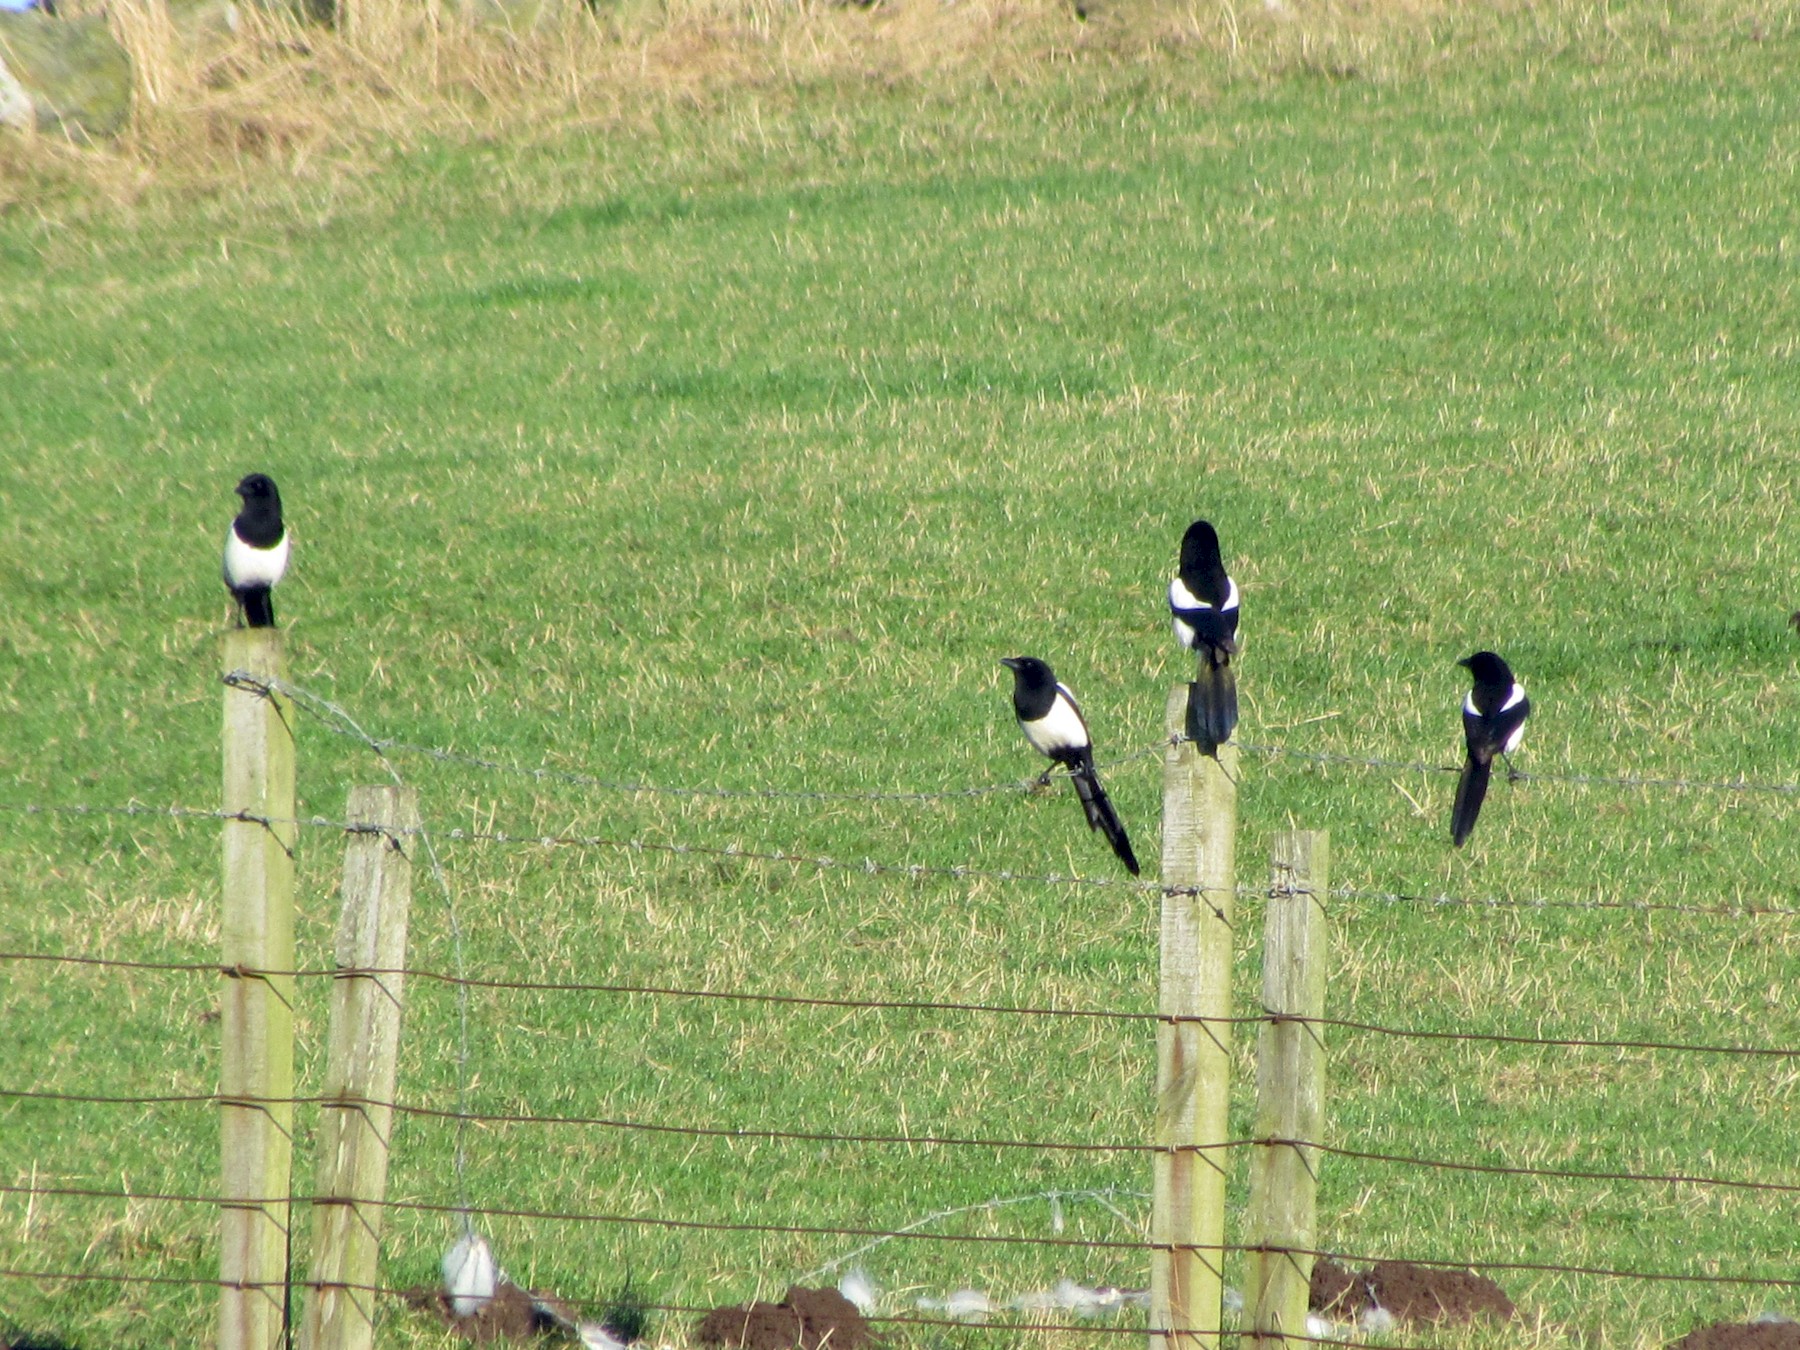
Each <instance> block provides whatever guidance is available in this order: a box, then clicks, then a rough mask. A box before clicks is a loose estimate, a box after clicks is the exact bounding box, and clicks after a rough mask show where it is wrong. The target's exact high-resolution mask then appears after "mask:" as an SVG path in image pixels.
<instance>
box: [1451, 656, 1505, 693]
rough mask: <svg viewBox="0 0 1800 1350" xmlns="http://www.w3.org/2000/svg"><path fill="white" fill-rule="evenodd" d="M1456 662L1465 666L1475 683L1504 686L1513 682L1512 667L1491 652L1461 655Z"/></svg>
mask: <svg viewBox="0 0 1800 1350" xmlns="http://www.w3.org/2000/svg"><path fill="white" fill-rule="evenodd" d="M1456 664H1457V665H1459V666H1463V667H1466V668H1467V670H1468V672H1469V674H1470V675H1472V676H1473V677H1474V679H1475V683H1476V684H1492V685H1501V686H1506V685H1510V684H1512V682H1513V673H1512V668H1511V667H1510V666H1508V665H1507V664H1506V662H1504V661H1502V660H1501V659H1500V658H1499V657H1498V656H1496V655H1495V654H1494V653H1493V652H1476V653H1475V655H1473V656H1465V657H1463V658H1462V660H1460V661H1458V662H1457V663H1456Z"/></svg>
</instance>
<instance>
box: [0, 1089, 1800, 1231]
mask: <svg viewBox="0 0 1800 1350" xmlns="http://www.w3.org/2000/svg"><path fill="white" fill-rule="evenodd" d="M0 1098H12V1099H17V1100H26V1101H53V1102H63V1103H76V1104H82V1105H100V1106H170V1105H173V1106H196V1105H206V1106H211V1105H222V1104H231V1105H244V1104H246V1102H245V1099H242V1098H237V1097H229V1096H226V1095H223V1094H220V1093H168V1094H152V1095H145V1096H113V1095H104V1094H97V1093H68V1092H50V1091H35V1090H30V1089H17V1088H0ZM249 1104H252V1105H286V1106H335V1105H341V1103H340V1101H339V1099H338V1098H336V1097H331V1096H320V1095H309V1096H294V1097H282V1098H260V1097H259V1098H255V1099H253V1100H251V1101H250V1102H249ZM361 1104H364V1105H368V1106H376V1107H383V1108H386V1109H387V1110H390V1111H392V1112H394V1114H396V1115H403V1116H412V1117H416V1118H421V1119H431V1120H457V1121H465V1120H466V1121H468V1122H469V1123H472V1124H480V1125H542V1126H549V1127H566V1126H577V1127H583V1128H592V1129H610V1130H620V1131H629V1132H635V1133H640V1134H669V1135H679V1136H681V1137H683V1138H692V1139H753V1140H764V1141H769V1142H776V1143H810V1144H859V1145H881V1146H890V1147H900V1148H923V1147H930V1146H936V1147H944V1148H1013V1149H1031V1150H1035V1151H1038V1152H1043V1153H1106V1154H1113V1153H1149V1154H1156V1153H1207V1152H1229V1151H1236V1150H1242V1149H1250V1148H1266V1147H1270V1146H1276V1145H1281V1146H1287V1147H1291V1148H1303V1149H1308V1150H1312V1151H1316V1152H1319V1153H1328V1154H1332V1155H1334V1156H1336V1157H1340V1158H1354V1159H1357V1160H1359V1161H1362V1162H1374V1163H1382V1164H1384V1165H1389V1166H1396V1167H1417V1168H1420V1169H1423V1170H1427V1171H1440V1172H1473V1173H1480V1174H1483V1175H1487V1176H1509V1177H1531V1178H1534V1179H1536V1180H1540V1181H1607V1182H1620V1183H1630V1184H1634V1185H1653V1186H1695V1187H1699V1188H1703V1189H1716V1190H1739V1191H1750V1192H1760V1193H1764V1194H1771V1195H1800V1183H1791V1182H1781V1181H1749V1180H1742V1179H1739V1178H1735V1177H1714V1176H1700V1175H1697V1174H1694V1173H1686V1172H1624V1171H1599V1170H1592V1169H1585V1168H1560V1167H1531V1166H1524V1165H1520V1164H1513V1163H1474V1162H1452V1161H1446V1160H1444V1159H1441V1158H1425V1157H1419V1156H1416V1155H1410V1154H1397V1153H1378V1152H1373V1151H1370V1150H1367V1149H1354V1148H1345V1147H1342V1146H1339V1145H1335V1144H1326V1143H1319V1142H1317V1141H1314V1140H1309V1139H1290V1138H1284V1137H1280V1136H1273V1135H1271V1136H1262V1135H1257V1136H1250V1137H1246V1138H1241V1139H1228V1140H1225V1141H1223V1142H1222V1143H1217V1144H1174V1145H1164V1144H1145V1143H1135V1142H1134V1143H1124V1144H1112V1143H1064V1142H1058V1141H1055V1140H1033V1139H969V1138H957V1137H953V1136H945V1135H924V1134H836V1133H832V1132H830V1131H820V1130H777V1129H766V1128H762V1127H757V1126H704V1125H669V1124H662V1123H650V1122H644V1121H633V1120H622V1119H618V1118H616V1117H606V1116H545V1115H532V1114H526V1113H522V1112H481V1111H473V1112H468V1113H463V1112H459V1111H451V1110H445V1109H442V1108H439V1107H429V1106H413V1105H409V1104H406V1103H402V1102H383V1101H372V1100H362V1101H361ZM8 1193H16V1194H21V1195H26V1194H37V1195H51V1194H71V1195H93V1196H96V1197H105V1196H110V1197H112V1198H115V1199H156V1200H171V1199H194V1200H196V1202H198V1200H199V1199H200V1198H199V1197H177V1196H155V1195H148V1196H147V1195H138V1196H131V1195H126V1194H123V1193H120V1192H113V1191H106V1192H99V1191H92V1192H90V1191H83V1190H79V1189H76V1190H68V1191H64V1190H59V1189H57V1188H54V1187H43V1186H27V1185H17V1184H12V1185H7V1184H0V1194H8ZM290 1199H292V1200H294V1201H295V1202H298V1203H314V1202H309V1201H308V1198H307V1197H305V1196H292V1197H290ZM207 1203H215V1201H214V1200H208V1201H207ZM972 1208H975V1209H980V1208H983V1206H973V1207H972ZM473 1212H476V1213H482V1212H486V1211H481V1210H475V1211H473ZM1151 1245H1156V1244H1151Z"/></svg>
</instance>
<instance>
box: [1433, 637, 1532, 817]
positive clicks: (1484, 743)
mask: <svg viewBox="0 0 1800 1350" xmlns="http://www.w3.org/2000/svg"><path fill="white" fill-rule="evenodd" d="M1456 664H1457V665H1459V666H1466V667H1467V668H1468V671H1469V674H1470V676H1472V677H1473V679H1474V681H1475V686H1474V688H1472V689H1470V690H1469V696H1468V697H1467V698H1466V699H1464V700H1463V707H1462V717H1463V739H1464V740H1465V741H1467V742H1468V746H1469V757H1468V759H1467V760H1466V761H1465V762H1464V764H1463V771H1462V778H1461V779H1460V780H1458V782H1457V784H1456V805H1455V807H1454V808H1452V810H1451V812H1450V842H1451V843H1452V844H1453V845H1455V846H1456V847H1457V848H1461V847H1462V846H1463V841H1464V840H1465V839H1467V838H1468V837H1469V832H1470V831H1471V830H1473V829H1474V828H1475V817H1476V816H1478V815H1480V814H1481V802H1482V799H1483V798H1485V797H1486V796H1487V788H1488V773H1489V771H1490V770H1491V769H1492V767H1493V763H1494V756H1495V755H1510V754H1511V753H1512V752H1513V751H1514V750H1517V749H1518V748H1519V739H1520V738H1521V737H1522V736H1524V734H1525V719H1526V718H1527V717H1529V716H1530V715H1531V700H1530V699H1528V698H1526V697H1525V688H1524V686H1523V685H1521V684H1520V683H1519V682H1518V681H1517V680H1515V679H1514V678H1513V673H1512V670H1511V668H1510V667H1508V666H1507V664H1506V662H1504V661H1502V660H1501V659H1500V658H1499V657H1498V656H1495V655H1494V653H1492V652H1476V653H1475V655H1473V656H1467V657H1464V658H1463V659H1462V660H1460V661H1458V662H1457V663H1456Z"/></svg>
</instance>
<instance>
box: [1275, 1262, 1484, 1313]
mask: <svg viewBox="0 0 1800 1350" xmlns="http://www.w3.org/2000/svg"><path fill="white" fill-rule="evenodd" d="M1308 1304H1309V1306H1310V1307H1311V1308H1312V1309H1313V1311H1315V1312H1320V1313H1324V1314H1325V1315H1326V1316H1327V1317H1336V1318H1341V1319H1343V1320H1345V1321H1351V1320H1354V1319H1355V1318H1357V1317H1360V1316H1361V1315H1362V1314H1363V1313H1364V1312H1366V1311H1368V1310H1369V1309H1371V1308H1381V1309H1384V1310H1385V1311H1387V1312H1390V1313H1392V1314H1393V1315H1394V1316H1395V1317H1399V1318H1404V1319H1406V1320H1408V1321H1413V1322H1472V1321H1474V1320H1475V1319H1476V1318H1477V1317H1491V1318H1494V1319H1495V1320H1496V1321H1501V1322H1507V1321H1511V1320H1512V1319H1513V1318H1515V1317H1517V1316H1518V1315H1519V1310H1518V1309H1517V1308H1515V1307H1514V1306H1513V1301H1512V1300H1511V1299H1510V1298H1508V1297H1507V1296H1506V1292H1505V1291H1504V1290H1503V1289H1501V1288H1500V1286H1499V1285H1497V1284H1495V1283H1494V1282H1493V1281H1492V1280H1490V1279H1488V1278H1487V1276H1485V1275H1477V1274H1476V1273H1475V1272H1474V1271H1472V1270H1439V1269H1436V1268H1434V1267H1431V1266H1416V1265H1414V1264H1413V1263H1412V1262H1410V1261H1377V1262H1376V1263H1375V1264H1374V1265H1373V1266H1371V1267H1370V1268H1369V1269H1368V1270H1365V1271H1360V1272H1359V1271H1353V1270H1349V1269H1347V1268H1346V1267H1344V1266H1340V1265H1339V1264H1338V1263H1337V1262H1335V1261H1328V1260H1321V1261H1319V1262H1317V1263H1316V1264H1315V1265H1314V1266H1313V1275H1312V1292H1311V1296H1310V1298H1309V1299H1308Z"/></svg>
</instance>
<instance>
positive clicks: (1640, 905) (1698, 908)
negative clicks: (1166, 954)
mask: <svg viewBox="0 0 1800 1350" xmlns="http://www.w3.org/2000/svg"><path fill="white" fill-rule="evenodd" d="M1263 891H1264V888H1263V887H1258V886H1240V887H1239V888H1238V893H1239V894H1241V895H1242V894H1257V895H1260V894H1262V893H1263ZM1327 894H1328V895H1330V896H1331V897H1332V898H1333V899H1336V900H1366V901H1372V902H1374V903H1376V904H1382V905H1421V906H1425V907H1428V908H1449V907H1462V908H1468V909H1533V910H1545V909H1574V910H1584V909H1585V910H1618V911H1624V912H1628V913H1639V912H1642V913H1659V914H1694V915H1702V914H1704V915H1710V916H1714V917H1724V918H1733V919H1753V918H1787V919H1792V918H1800V909H1796V908H1791V907H1788V906H1783V905H1755V904H1730V903H1721V904H1711V905H1706V904H1690V903H1686V902H1683V901H1675V900H1561V899H1553V898H1550V897H1547V896H1535V895H1534V896H1475V897H1470V896H1460V895H1449V894H1446V893H1443V892H1435V893H1408V892H1405V891H1383V890H1366V889H1363V888H1360V887H1356V886H1333V887H1332V888H1331V889H1330V891H1328V892H1327Z"/></svg>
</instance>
